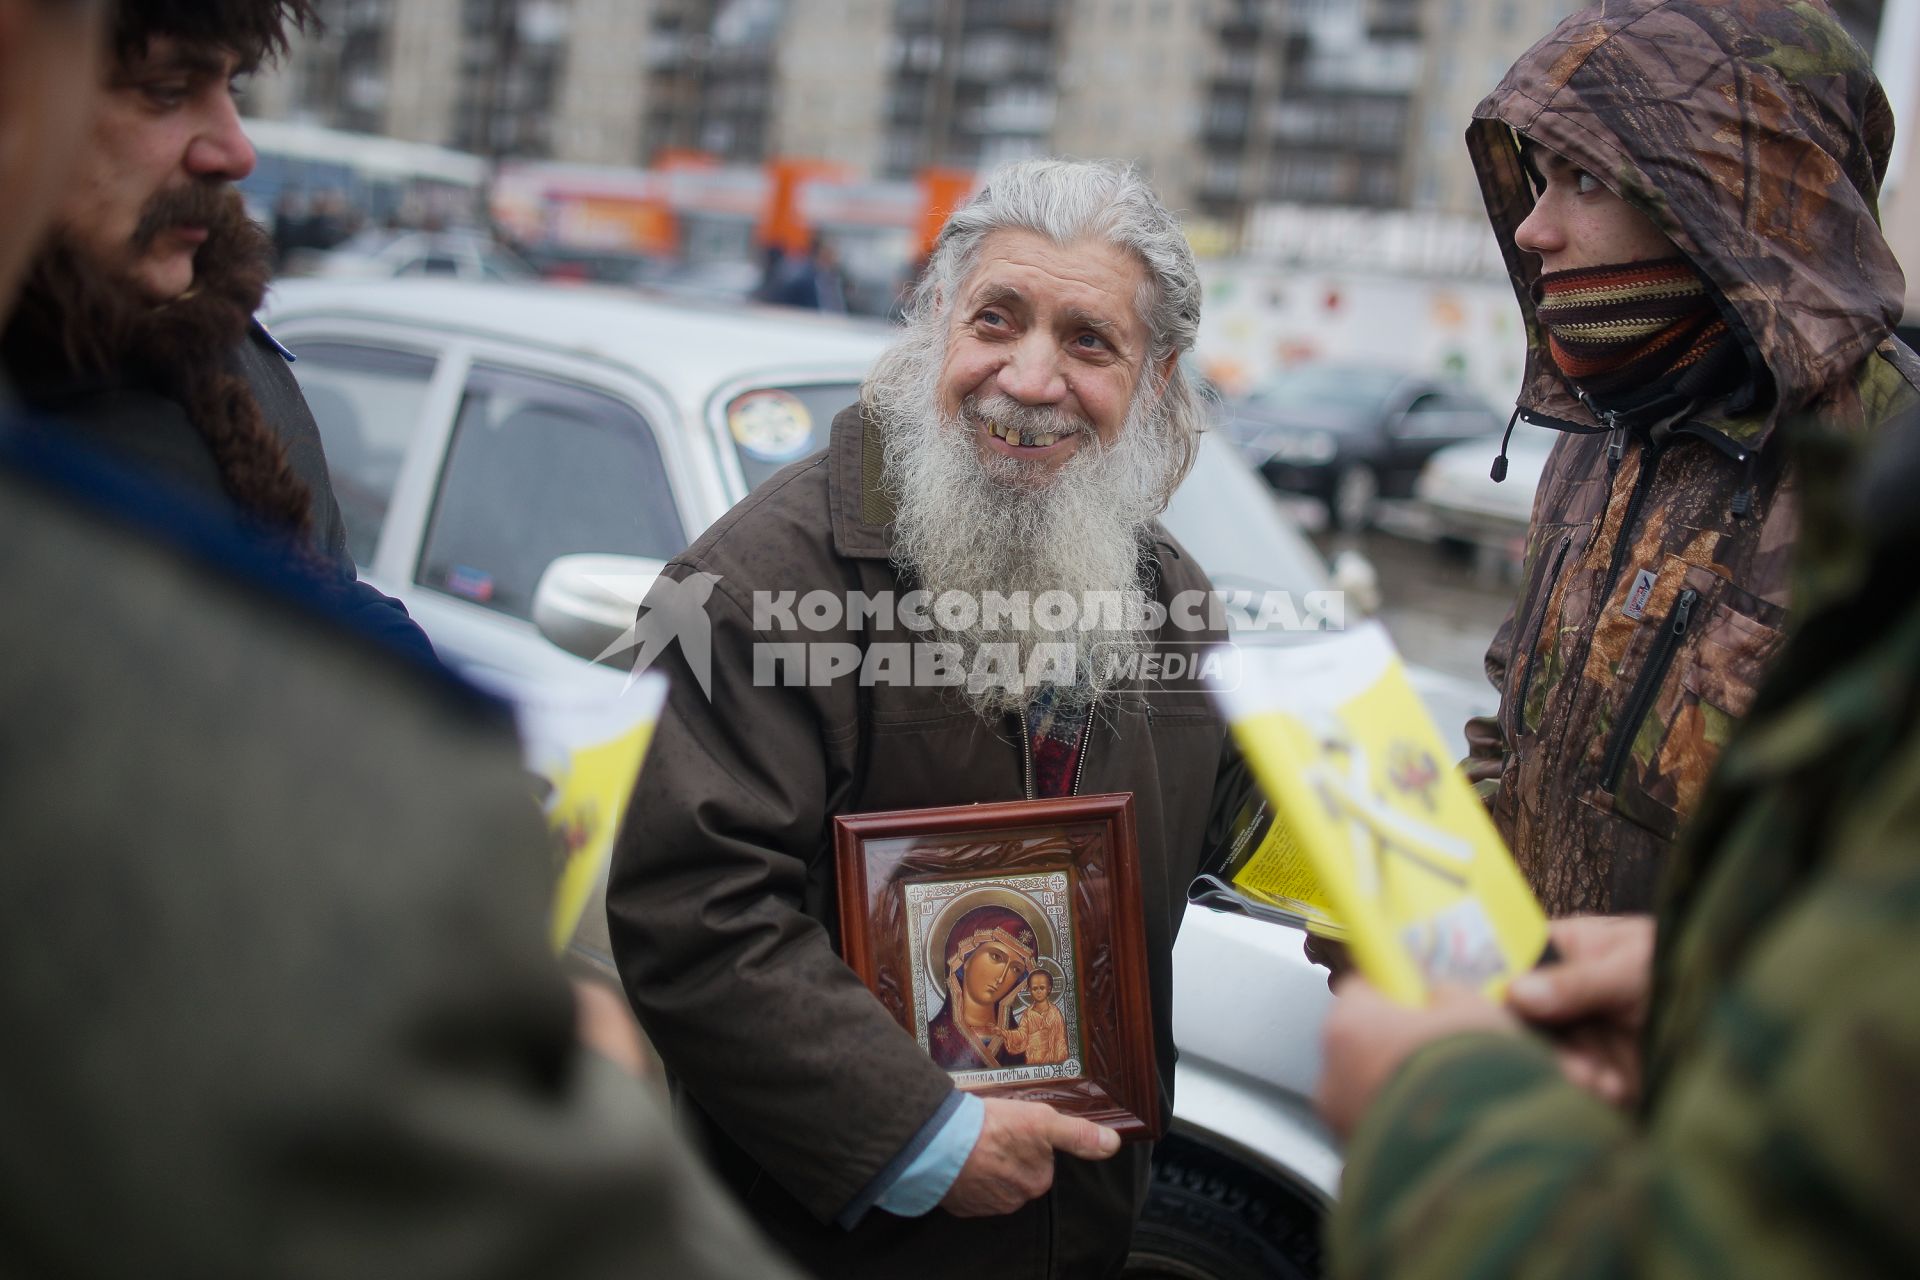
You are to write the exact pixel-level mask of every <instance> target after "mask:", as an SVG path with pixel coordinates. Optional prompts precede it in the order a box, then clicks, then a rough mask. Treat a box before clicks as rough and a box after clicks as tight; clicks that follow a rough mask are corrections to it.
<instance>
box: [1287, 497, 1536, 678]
mask: <svg viewBox="0 0 1920 1280" xmlns="http://www.w3.org/2000/svg"><path fill="white" fill-rule="evenodd" d="M1274 500H1275V501H1276V502H1278V503H1279V504H1280V505H1281V506H1282V508H1283V509H1285V510H1286V511H1287V513H1288V514H1289V515H1291V516H1292V517H1294V519H1295V520H1297V521H1298V523H1299V524H1300V526H1301V527H1302V528H1303V529H1305V530H1306V531H1307V534H1308V536H1309V537H1310V538H1312V540H1313V544H1314V545H1315V546H1316V547H1318V548H1319V549H1320V553H1321V554H1322V555H1324V556H1326V557H1327V558H1328V560H1332V559H1333V558H1334V557H1335V556H1336V555H1337V554H1338V553H1339V552H1341V551H1344V550H1349V549H1353V550H1358V551H1359V552H1360V553H1361V554H1363V555H1364V556H1366V557H1367V559H1368V560H1369V561H1370V562H1371V563H1372V564H1373V567H1374V570H1375V571H1376V573H1377V574H1378V575H1379V584H1380V600H1381V605H1380V611H1379V614H1378V615H1377V616H1378V617H1379V618H1380V619H1381V621H1382V622H1384V623H1385V624H1386V627H1387V631H1388V633H1389V634H1391V635H1392V636H1393V640H1394V643H1395V644H1396V645H1397V646H1399V649H1400V652H1401V653H1402V654H1403V655H1404V656H1405V657H1406V658H1407V659H1408V660H1409V661H1411V662H1417V663H1419V664H1421V665H1423V666H1427V667H1432V668H1434V669H1435V670H1438V671H1444V672H1446V673H1447V674H1448V675H1453V676H1458V677H1460V678H1461V679H1465V680H1472V681H1484V680H1485V679H1486V673H1485V669H1484V667H1483V666H1482V660H1483V659H1484V658H1485V656H1486V652H1487V644H1488V643H1489V642H1490V641H1491V640H1492V639H1493V633H1494V631H1495V630H1496V629H1498V627H1499V626H1500V621H1501V619H1503V618H1504V617H1506V614H1507V610H1508V609H1510V608H1512V607H1513V598H1514V595H1515V594H1516V593H1517V592H1518V590H1519V583H1518V580H1517V579H1518V574H1517V571H1516V570H1513V569H1511V568H1508V567H1507V566H1504V565H1501V564H1497V563H1493V560H1494V557H1491V556H1487V555H1481V556H1479V557H1476V556H1475V555H1473V554H1472V553H1470V552H1468V551H1467V550H1466V549H1465V548H1462V547H1457V546H1451V545H1448V544H1445V543H1441V542H1437V541H1435V540H1434V539H1433V536H1432V532H1431V530H1430V529H1428V528H1427V526H1426V523H1425V521H1424V519H1423V518H1422V513H1421V512H1420V510H1419V509H1418V507H1417V506H1415V505H1414V504H1413V503H1410V502H1405V503H1401V502H1391V501H1389V502H1383V503H1382V504H1381V506H1382V510H1381V511H1380V514H1379V518H1378V523H1377V527H1375V528H1372V529H1369V530H1367V531H1366V532H1365V533H1363V534H1359V535H1357V536H1356V535H1352V534H1342V533H1335V532H1332V531H1330V530H1328V529H1327V528H1326V516H1325V512H1324V511H1323V509H1322V508H1321V507H1320V505H1319V504H1318V503H1317V502H1314V501H1311V500H1309V499H1303V498H1295V497H1292V496H1289V495H1283V494H1276V495H1275V496H1274Z"/></svg>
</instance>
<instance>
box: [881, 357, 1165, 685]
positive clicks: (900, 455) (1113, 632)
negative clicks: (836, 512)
mask: <svg viewBox="0 0 1920 1280" xmlns="http://www.w3.org/2000/svg"><path fill="white" fill-rule="evenodd" d="M900 354H901V355H902V356H903V358H905V359H911V358H912V357H907V356H904V353H900ZM930 356H931V352H928V353H925V355H923V356H922V362H923V363H924V364H926V365H928V366H931V369H930V371H929V370H923V371H921V373H920V376H919V377H911V378H903V377H902V376H901V375H902V374H903V373H906V372H907V371H906V370H905V369H903V368H902V367H901V366H900V365H896V366H895V367H894V368H893V369H892V370H890V371H889V372H890V374H891V375H892V376H891V377H890V378H889V379H888V380H887V383H886V384H885V385H882V386H880V387H878V388H874V389H871V390H877V391H878V392H879V394H877V395H873V396H872V397H871V401H870V402H871V403H872V407H873V408H874V409H875V410H876V411H877V413H878V414H879V416H880V418H881V421H882V423H883V424H884V431H885V448H886V479H887V485H888V488H889V491H890V492H891V494H892V496H893V499H894V504H895V524H894V553H893V554H894V561H895V563H896V564H898V565H900V566H901V567H902V568H904V569H906V570H908V571H910V572H911V573H912V575H913V577H914V578H915V579H916V582H915V585H916V586H918V587H919V588H921V589H923V590H925V591H928V592H930V593H932V595H933V597H934V598H935V599H936V600H937V599H938V598H939V597H940V596H941V595H942V594H944V593H946V592H961V593H964V594H965V595H966V596H969V597H971V598H972V599H973V600H975V601H982V600H984V599H985V598H986V596H987V593H989V592H998V593H1001V594H1003V595H1009V594H1011V593H1013V592H1025V593H1027V597H1028V599H1029V600H1038V599H1039V598H1040V597H1041V596H1042V595H1043V594H1044V593H1047V592H1054V591H1064V592H1066V593H1068V594H1069V595H1070V596H1071V597H1072V599H1073V600H1074V602H1075V604H1076V606H1082V608H1081V610H1080V613H1079V616H1077V617H1076V618H1075V619H1074V622H1073V625H1072V626H1071V627H1070V628H1069V629H1066V630H1047V629H1044V628H1043V627H1042V625H1041V622H1040V620H1039V619H1038V618H1037V617H1033V616H1031V615H1030V617H1029V620H1028V621H1029V625H1028V626H1027V627H1026V628H1024V629H1020V628H1017V627H1014V626H1011V625H1009V620H1008V619H1006V618H1003V617H996V618H993V619H992V620H991V621H992V622H993V623H994V626H992V627H989V626H988V625H987V623H988V621H989V620H988V619H987V618H986V617H985V616H984V613H985V611H984V610H982V611H981V616H979V617H978V618H977V619H976V621H975V622H974V625H972V626H970V627H966V628H964V629H960V630H953V629H950V628H947V627H941V626H937V627H936V634H937V637H938V638H939V639H940V640H943V641H946V642H948V643H951V644H954V645H957V646H959V649H960V654H961V659H962V669H963V670H965V671H967V672H974V671H976V670H978V667H977V665H976V664H977V662H978V660H979V657H980V654H981V650H982V648H983V646H986V645H989V644H992V645H1000V646H1007V645H1011V646H1014V648H1015V649H1016V650H1017V652H1018V654H1019V667H1018V670H1019V671H1020V672H1022V673H1027V672H1030V671H1032V670H1033V669H1034V668H1033V666H1032V661H1033V657H1034V649H1035V647H1036V646H1038V645H1042V644H1045V645H1050V646H1059V645H1071V646H1073V658H1074V660H1073V662H1072V664H1071V669H1072V671H1073V673H1074V678H1073V679H1072V681H1071V682H1068V681H1065V680H1058V681H1055V682H1053V688H1054V696H1055V700H1056V705H1058V706H1064V707H1067V708H1078V707H1082V706H1085V705H1086V704H1087V703H1089V702H1091V701H1092V700H1093V698H1094V697H1095V696H1097V694H1098V693H1099V691H1100V689H1101V688H1102V686H1103V684H1104V683H1105V682H1106V681H1107V680H1108V679H1109V676H1110V673H1111V672H1112V671H1114V670H1115V669H1117V667H1118V666H1120V665H1123V664H1125V660H1126V658H1127V656H1128V655H1129V654H1132V653H1137V652H1139V651H1140V650H1142V649H1144V648H1145V647H1146V646H1147V644H1148V641H1149V639H1150V633H1149V632H1148V631H1147V630H1145V629H1144V628H1143V627H1141V626H1140V625H1139V622H1138V619H1137V617H1129V616H1128V613H1127V611H1124V610H1123V611H1122V613H1121V616H1119V617H1118V618H1115V617H1114V616H1113V615H1112V613H1111V611H1106V612H1101V611H1093V612H1094V614H1095V617H1096V618H1097V623H1098V624H1097V625H1095V626H1092V627H1088V626H1086V625H1085V624H1086V623H1087V622H1088V621H1089V619H1088V617H1087V613H1088V612H1089V611H1088V610H1086V609H1085V608H1084V606H1085V604H1086V602H1087V601H1088V600H1089V599H1090V598H1092V597H1095V596H1096V593H1115V592H1118V593H1122V595H1123V596H1126V597H1137V596H1140V595H1142V594H1144V592H1145V590H1146V587H1147V585H1148V583H1147V580H1146V567H1147V566H1146V560H1145V557H1144V555H1143V551H1144V550H1145V546H1144V543H1145V535H1146V531H1147V527H1148V525H1149V523H1150V522H1151V521H1152V520H1153V518H1154V517H1155V516H1156V515H1158V514H1159V513H1160V509H1161V507H1162V506H1163V505H1164V497H1163V495H1164V494H1165V492H1166V489H1167V483H1168V480H1169V479H1170V477H1171V476H1172V474H1173V472H1174V469H1175V468H1176V467H1177V466H1178V465H1179V456H1178V450H1177V449H1176V448H1175V447H1173V445H1172V444H1171V442H1170V441H1169V439H1168V433H1167V425H1166V422H1165V420H1164V419H1165V415H1164V414H1161V413H1158V412H1157V411H1156V407H1155V406H1156V404H1157V400H1156V398H1155V397H1154V396H1152V395H1151V394H1146V393H1144V392H1143V393H1140V394H1136V395H1135V397H1134V403H1133V407H1132V409H1131V410H1130V411H1129V414H1128V418H1127V422H1126V424H1125V426H1124V427H1123V429H1122V430H1121V432H1120V436H1119V439H1118V440H1117V441H1116V442H1115V444H1114V445H1113V446H1112V447H1111V448H1107V447H1103V446H1102V445H1101V444H1100V441H1099V437H1098V436H1096V435H1095V434H1094V432H1093V430H1092V428H1091V426H1090V425H1088V424H1086V423H1085V422H1081V421H1076V420H1072V419H1063V417H1062V415H1060V414H1059V413H1058V412H1057V411H1054V410H1047V409H1035V408H1030V407H1026V406H1022V405H1020V404H1018V403H1016V402H1014V401H1011V400H1008V399H1006V398H1004V397H997V398H994V399H992V400H989V401H986V402H982V403H978V404H975V403H972V402H969V404H968V406H967V410H969V411H972V412H975V413H978V414H979V415H980V416H982V417H986V418H990V419H992V420H994V421H996V422H998V423H1000V424H1001V425H1002V426H1003V427H1020V428H1025V429H1027V430H1029V431H1049V430H1060V429H1063V428H1066V429H1075V430H1079V431H1081V432H1083V433H1084V434H1082V435H1081V438H1080V442H1079V444H1078V445H1077V446H1075V449H1074V453H1073V456H1072V457H1070V458H1069V459H1067V461H1066V462H1065V463H1064V464H1062V465H1061V466H1060V468H1059V469H1058V470H1057V471H1056V472H1054V473H1052V474H1051V475H1049V474H1048V473H1047V471H1046V469H1045V468H1044V467H1043V466H1041V465H1040V464H1036V463H1024V462H1022V461H1020V460H1019V459H1017V458H1002V457H998V456H995V457H989V458H983V457H982V456H981V453H980V448H979V444H978V442H977V439H976V434H975V430H974V426H973V424H972V422H970V421H969V420H968V419H967V417H966V415H965V412H963V414H962V415H961V416H959V417H957V418H953V419H946V418H944V417H943V416H942V415H941V414H940V413H939V412H938V410H937V409H935V408H934V407H933V406H934V405H935V404H936V403H937V402H936V400H935V398H934V380H935V377H937V363H936V362H934V361H933V360H931V359H930V358H928V357H930ZM913 382H919V383H920V384H921V391H920V394H918V395H911V396H909V395H901V394H899V393H900V392H903V391H907V390H908V388H909V386H910V385H911V383H913ZM903 384H905V385H903ZM888 392H892V393H893V394H891V395H890V394H888ZM903 400H906V401H917V402H918V405H919V406H921V407H920V408H919V409H918V411H915V410H914V409H913V408H912V407H910V404H902V403H900V401H903ZM890 401H891V403H889V402H890ZM1115 623H1117V624H1118V625H1112V624H1115ZM1005 651H1006V650H1005V649H1002V650H1000V651H999V652H1003V653H1004V652H1005ZM1061 652H1062V650H1059V649H1050V650H1049V651H1048V655H1047V656H1049V657H1057V656H1058V655H1059V654H1060V653H1061ZM1043 665H1044V664H1043ZM1056 670H1058V667H1056ZM963 692H964V693H965V696H966V699H967V702H968V703H969V704H970V705H971V706H972V707H973V709H974V710H975V711H976V712H977V713H978V714H980V715H981V716H982V717H983V718H986V719H989V720H993V719H998V718H999V717H1001V716H1004V715H1005V714H1006V713H1007V712H1009V711H1012V710H1016V709H1019V708H1022V707H1024V706H1025V705H1026V703H1027V702H1028V700H1029V699H1030V698H1031V697H1032V695H1034V694H1035V693H1038V692H1039V690H1037V689H1032V688H1020V689H1011V688H1007V687H1005V686H1004V685H1000V684H992V683H984V682H981V681H979V680H977V679H975V680H970V681H968V682H967V683H966V684H965V685H964V686H963Z"/></svg>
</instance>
